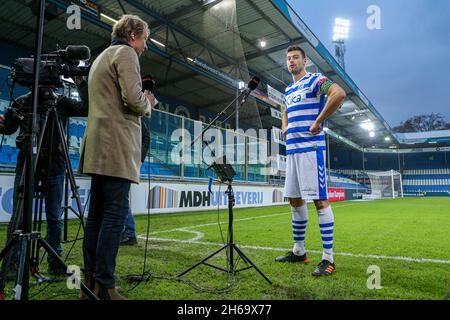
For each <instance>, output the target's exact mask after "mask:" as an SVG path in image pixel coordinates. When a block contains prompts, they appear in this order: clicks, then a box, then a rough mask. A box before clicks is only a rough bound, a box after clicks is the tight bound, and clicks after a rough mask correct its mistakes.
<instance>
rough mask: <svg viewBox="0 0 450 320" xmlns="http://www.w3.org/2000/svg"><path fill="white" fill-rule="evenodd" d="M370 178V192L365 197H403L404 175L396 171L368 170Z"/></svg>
mask: <svg viewBox="0 0 450 320" xmlns="http://www.w3.org/2000/svg"><path fill="white" fill-rule="evenodd" d="M366 174H367V175H368V177H369V179H370V194H367V195H365V196H364V197H363V198H365V199H388V198H391V199H395V198H398V197H402V198H403V186H402V175H401V174H400V173H399V172H397V171H395V170H389V171H381V172H373V171H372V172H370V171H369V172H366Z"/></svg>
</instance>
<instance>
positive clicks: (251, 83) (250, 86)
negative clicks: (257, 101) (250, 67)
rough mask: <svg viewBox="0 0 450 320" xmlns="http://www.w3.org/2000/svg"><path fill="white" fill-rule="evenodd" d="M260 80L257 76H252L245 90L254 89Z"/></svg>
mask: <svg viewBox="0 0 450 320" xmlns="http://www.w3.org/2000/svg"><path fill="white" fill-rule="evenodd" d="M260 81H261V80H260V79H259V78H258V77H257V76H254V77H253V78H251V80H250V81H249V83H248V84H247V90H250V91H253V90H255V89H256V88H257V87H258V85H259V83H260Z"/></svg>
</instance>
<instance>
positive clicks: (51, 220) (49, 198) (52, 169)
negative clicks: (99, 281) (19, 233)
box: [0, 77, 89, 279]
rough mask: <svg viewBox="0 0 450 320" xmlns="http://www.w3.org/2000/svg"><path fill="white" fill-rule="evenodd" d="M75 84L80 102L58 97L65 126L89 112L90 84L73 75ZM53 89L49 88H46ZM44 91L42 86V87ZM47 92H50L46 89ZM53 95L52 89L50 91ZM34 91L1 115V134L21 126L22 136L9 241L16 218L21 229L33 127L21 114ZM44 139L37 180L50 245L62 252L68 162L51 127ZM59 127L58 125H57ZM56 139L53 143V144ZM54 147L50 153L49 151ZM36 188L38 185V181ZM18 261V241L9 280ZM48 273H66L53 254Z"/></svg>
mask: <svg viewBox="0 0 450 320" xmlns="http://www.w3.org/2000/svg"><path fill="white" fill-rule="evenodd" d="M73 80H74V82H75V84H76V85H77V88H78V91H79V94H80V98H81V101H77V100H75V99H70V98H67V97H66V96H64V95H61V96H57V97H55V98H56V112H57V113H58V117H59V119H60V121H61V123H62V125H63V127H66V123H67V121H68V118H69V117H86V116H87V113H88V106H89V102H88V86H87V82H86V81H85V80H84V79H83V78H82V77H73ZM47 89H50V88H47ZM39 90H41V88H40V89H39ZM47 92H48V91H47ZM51 92H52V94H54V93H53V90H51ZM31 97H32V94H31V92H29V93H27V94H26V95H23V96H21V97H19V98H18V99H17V100H16V101H15V102H14V103H13V105H12V108H10V109H8V110H7V111H6V113H5V114H4V115H0V134H5V135H11V134H13V133H15V132H16V131H17V129H19V128H20V131H19V135H18V136H17V138H16V146H17V148H18V149H19V154H18V158H17V164H16V170H15V173H16V176H15V180H14V196H13V212H12V215H11V220H10V222H9V224H8V233H7V241H8V240H9V239H10V238H11V236H12V233H13V232H14V231H15V230H12V229H13V228H14V227H13V226H14V221H15V219H19V221H18V229H22V221H23V217H22V212H17V205H18V195H19V192H22V193H23V189H24V186H23V185H20V181H21V177H22V173H23V170H24V163H25V154H26V150H25V149H26V143H25V139H26V136H27V135H28V134H30V132H31V130H30V129H31V128H29V127H28V121H27V119H26V116H21V114H27V113H28V114H29V113H30V111H31ZM42 100H43V98H42V95H41V94H40V95H39V99H38V125H39V133H40V132H41V130H42V126H43V123H44V121H45V113H46V110H45V108H43V107H42V102H43V101H42ZM51 117H53V116H52V115H51V114H50V115H49V119H48V121H47V124H49V123H51V121H52V120H53V119H50V118H51ZM48 127H49V126H48V125H47V129H46V131H45V134H44V136H43V139H42V148H41V151H40V154H39V159H38V160H37V161H38V162H37V166H36V172H35V181H36V183H38V182H39V181H40V182H41V183H42V185H43V186H46V189H45V190H44V192H45V209H46V218H47V236H46V240H47V242H48V243H49V245H50V246H51V247H52V248H53V249H54V250H55V251H56V252H57V253H58V255H61V253H62V248H61V231H62V223H61V215H62V212H63V211H62V207H61V202H62V198H63V186H64V177H65V169H66V168H65V161H64V154H63V147H62V142H61V141H60V139H59V135H57V134H54V135H52V133H51V130H49V128H48ZM55 130H56V128H55ZM52 142H53V143H52ZM50 150H51V152H50ZM35 187H36V184H35ZM18 260H19V244H16V245H15V246H14V248H13V251H12V259H11V263H10V265H9V272H8V274H7V279H11V278H14V277H15V275H16V273H17V265H18ZM47 261H48V272H49V273H50V274H51V275H64V274H65V273H66V270H62V268H61V267H60V266H59V265H58V263H56V261H54V260H53V259H52V258H51V257H50V256H49V257H48V258H47Z"/></svg>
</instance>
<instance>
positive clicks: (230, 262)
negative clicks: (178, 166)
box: [178, 77, 272, 284]
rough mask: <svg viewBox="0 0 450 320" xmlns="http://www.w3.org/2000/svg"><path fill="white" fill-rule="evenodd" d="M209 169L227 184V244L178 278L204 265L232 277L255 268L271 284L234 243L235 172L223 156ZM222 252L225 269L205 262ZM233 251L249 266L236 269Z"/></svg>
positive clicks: (252, 84)
mask: <svg viewBox="0 0 450 320" xmlns="http://www.w3.org/2000/svg"><path fill="white" fill-rule="evenodd" d="M258 83H259V79H258V78H257V77H254V78H252V80H250V82H249V84H248V89H247V90H244V91H243V92H241V94H240V95H238V96H237V97H236V98H235V99H234V100H233V101H232V102H231V103H230V104H229V105H228V106H227V107H226V108H225V109H224V110H222V111H221V113H220V114H219V115H217V116H216V118H214V119H213V120H212V121H211V123H210V124H209V125H208V126H207V127H206V128H205V129H203V131H202V133H201V134H200V135H199V136H198V137H197V138H196V139H194V141H192V143H191V146H192V145H193V144H194V143H195V141H196V140H197V139H198V138H199V137H203V135H204V133H205V132H206V131H207V130H208V129H209V128H210V127H211V126H212V125H213V124H214V123H215V122H216V121H217V120H218V119H219V117H220V116H222V115H224V114H225V112H226V111H227V110H228V109H229V108H230V107H231V106H232V105H233V104H234V103H235V102H236V101H237V100H238V99H240V98H241V97H243V99H242V100H241V101H239V104H238V107H237V108H236V109H235V110H234V111H233V112H232V113H231V114H230V115H229V116H228V117H227V118H226V119H229V118H230V117H231V116H232V115H233V114H234V113H235V112H236V111H237V110H238V109H239V107H241V106H242V105H243V104H244V103H245V101H246V99H247V98H248V96H249V95H250V92H251V91H252V90H254V89H256V87H257V86H258ZM202 142H203V143H205V142H204V141H203V139H202ZM210 167H212V168H213V169H214V171H215V172H216V174H217V176H218V177H219V179H220V180H221V181H223V182H227V184H228V188H227V191H226V194H227V195H228V237H227V243H226V244H225V245H224V246H223V247H222V248H220V249H219V250H217V251H215V252H213V253H212V254H210V255H209V256H207V257H206V258H204V259H202V260H201V261H199V262H197V263H196V264H194V265H193V266H192V267H190V268H188V269H187V270H186V271H183V272H182V273H180V274H178V277H182V276H183V275H185V274H186V273H188V272H190V271H191V270H193V269H194V268H196V267H198V266H199V265H201V264H204V265H206V266H208V267H212V268H215V269H218V270H220V271H223V272H226V273H228V274H230V275H233V276H234V275H235V274H236V273H237V272H240V271H243V270H247V269H250V268H255V270H256V271H257V272H258V273H259V274H260V275H261V276H262V277H263V278H264V279H265V280H266V281H267V282H268V283H269V284H272V281H270V279H269V278H268V277H267V276H266V275H265V274H264V273H263V272H262V271H261V270H260V269H259V268H258V267H257V266H256V265H255V264H254V263H253V262H252V261H251V260H250V259H249V258H248V257H247V256H246V255H245V254H244V252H242V250H241V249H239V247H238V246H237V245H236V244H235V243H234V235H233V233H234V231H233V207H234V204H235V200H234V192H233V186H232V182H233V177H234V176H235V175H236V172H235V171H234V169H233V167H231V165H229V164H227V162H226V157H225V156H224V157H223V158H222V159H220V163H217V162H213V163H212V165H211V166H210ZM223 250H226V252H227V269H224V268H220V267H217V266H214V265H212V264H209V263H207V262H206V261H208V260H209V259H211V258H212V257H214V256H215V255H217V254H219V253H220V252H222V251H223ZM234 251H236V252H237V254H238V258H241V259H242V260H243V261H244V262H245V263H247V264H249V266H247V267H244V268H242V269H236V266H235V262H234Z"/></svg>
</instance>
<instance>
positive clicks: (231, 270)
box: [178, 181, 272, 284]
mask: <svg viewBox="0 0 450 320" xmlns="http://www.w3.org/2000/svg"><path fill="white" fill-rule="evenodd" d="M226 194H227V195H228V237H227V243H226V244H225V245H224V246H223V247H222V248H220V249H219V250H217V251H215V252H213V253H212V254H210V255H209V256H207V257H206V258H204V259H202V260H200V261H199V262H197V263H196V264H194V265H193V266H192V267H190V268H189V269H187V270H186V271H183V272H182V273H180V274H179V275H178V277H182V276H183V275H185V274H186V273H188V272H190V271H191V270H192V269H194V268H196V267H198V266H199V265H201V264H204V265H207V266H208V267H212V268H214V269H218V270H220V271H223V272H226V273H228V274H231V275H235V274H236V273H237V272H240V271H243V270H247V269H251V268H255V270H256V271H257V272H258V273H259V274H260V275H261V276H262V277H263V278H264V280H266V281H267V282H268V283H270V284H272V281H270V279H269V278H268V277H267V276H266V275H265V274H264V273H263V272H262V271H261V270H260V269H259V268H258V267H257V266H256V265H255V264H254V263H253V262H252V261H251V260H250V259H249V258H248V257H247V256H246V255H245V253H244V252H242V250H241V249H239V247H238V246H237V245H236V244H235V243H234V236H233V206H234V203H235V201H234V192H233V187H232V185H231V181H229V182H228V188H227V191H226ZM223 250H226V252H227V269H224V268H221V267H217V266H214V265H212V264H209V263H207V262H206V261H208V260H209V259H211V258H212V257H214V256H215V255H217V254H219V253H220V252H222V251H223ZM234 251H236V253H237V254H238V257H239V258H241V259H242V260H243V261H244V262H246V263H247V264H249V266H247V267H244V268H241V269H236V266H235V262H234Z"/></svg>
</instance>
